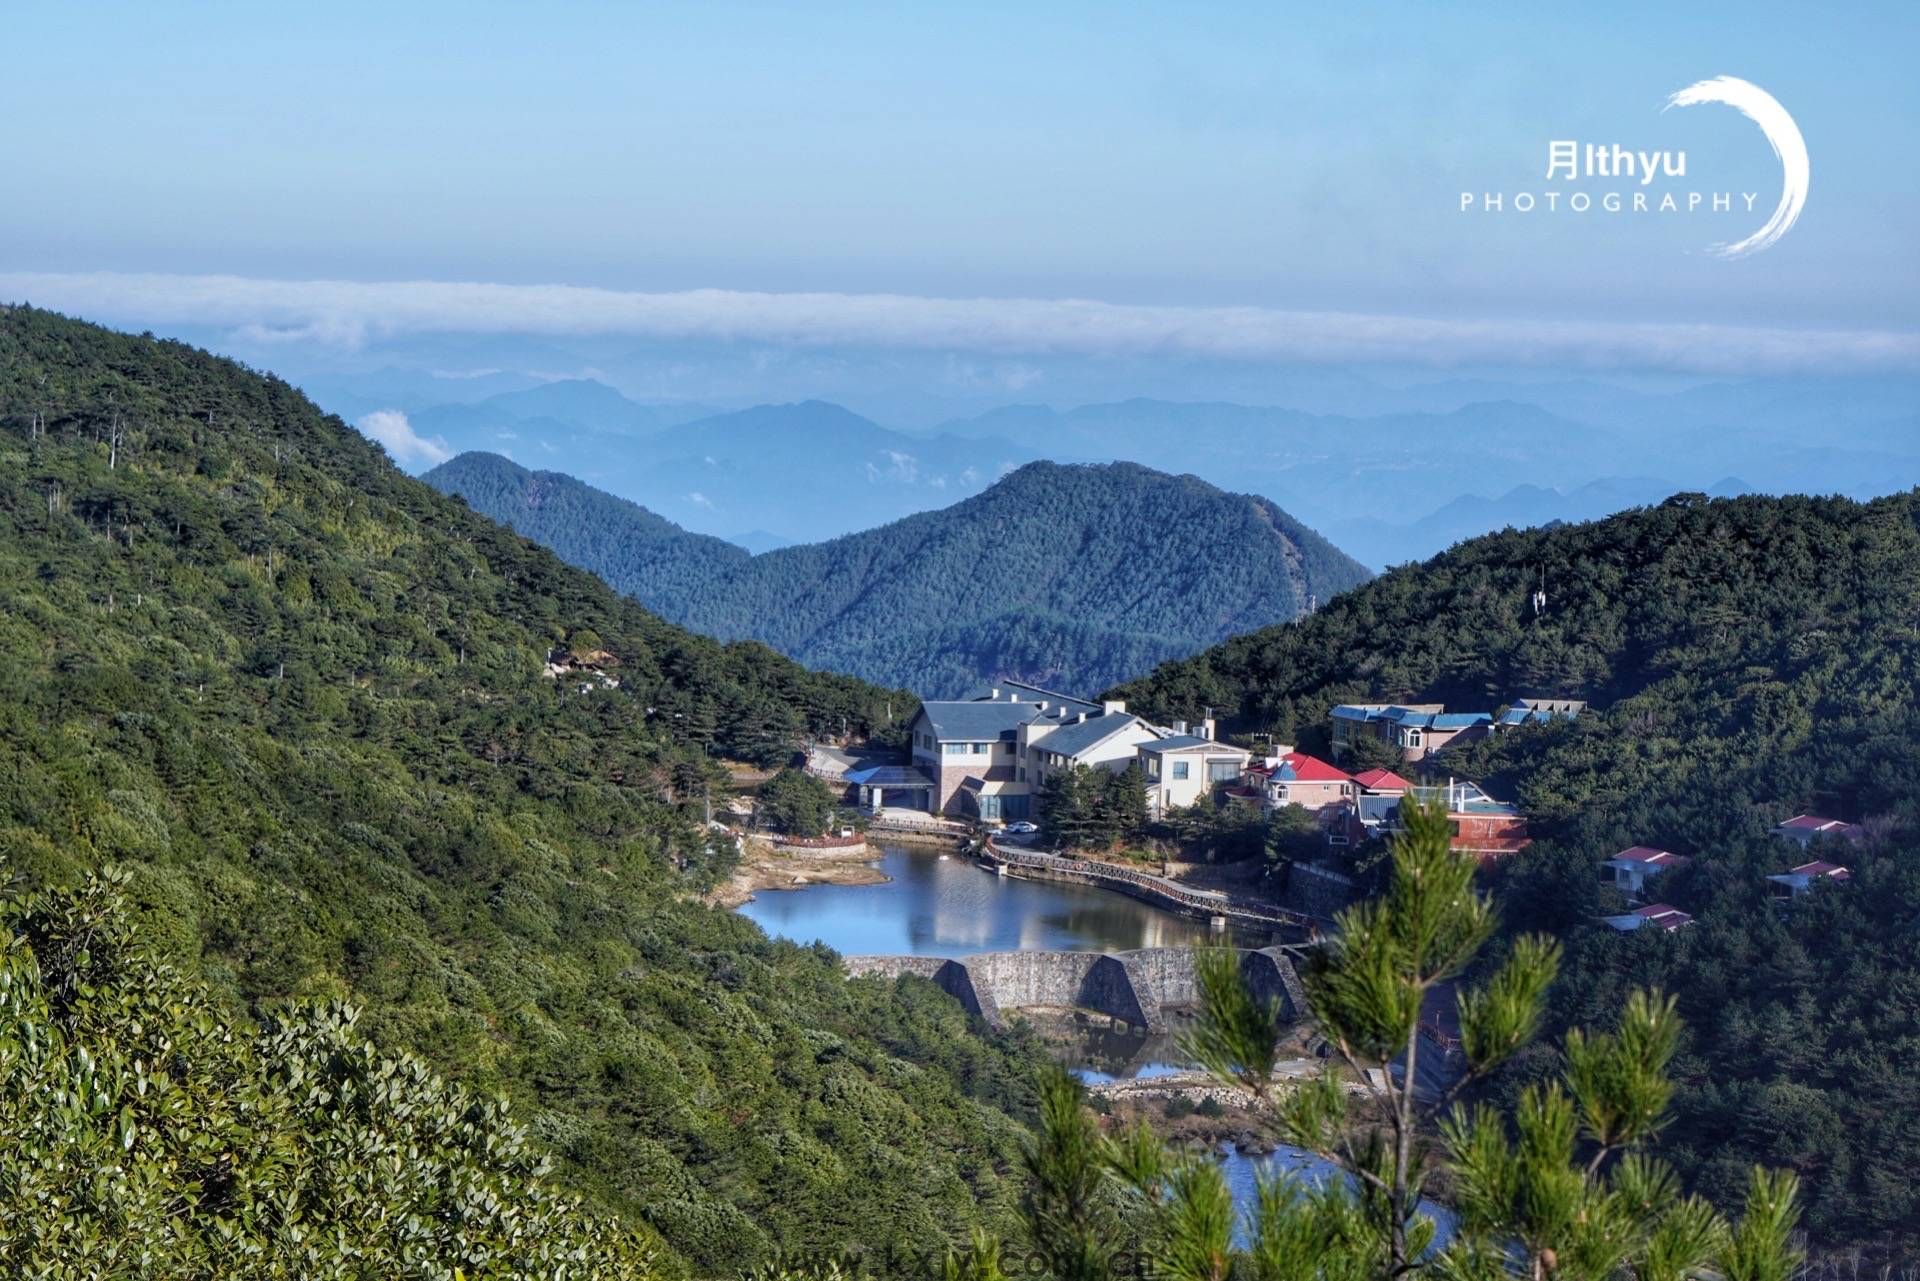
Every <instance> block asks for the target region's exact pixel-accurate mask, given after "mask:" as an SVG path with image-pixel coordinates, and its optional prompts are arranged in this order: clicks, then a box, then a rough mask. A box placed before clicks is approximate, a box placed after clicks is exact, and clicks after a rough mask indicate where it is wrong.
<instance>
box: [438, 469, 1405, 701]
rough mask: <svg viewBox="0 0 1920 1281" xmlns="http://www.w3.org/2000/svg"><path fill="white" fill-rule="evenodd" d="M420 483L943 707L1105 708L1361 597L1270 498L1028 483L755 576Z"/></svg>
mask: <svg viewBox="0 0 1920 1281" xmlns="http://www.w3.org/2000/svg"><path fill="white" fill-rule="evenodd" d="M425 479H426V480H427V481H428V482H429V483H430V484H433V485H436V486H438V487H439V488H441V489H444V490H447V491H449V492H453V493H459V494H461V495H462V496H464V497H466V498H467V500H468V501H469V502H471V503H472V504H473V505H474V506H475V507H476V508H477V509H479V510H481V511H483V512H485V513H487V514H488V515H490V516H493V517H495V518H496V519H498V520H501V521H503V522H505V523H507V524H510V525H512V526H513V527H514V528H516V529H518V530H520V531H521V532H522V533H525V534H527V535H528V536H529V537H531V538H534V539H537V540H539V541H540V542H543V543H545V544H547V545H548V546H550V547H552V548H553V549H554V550H555V551H556V552H558V553H559V554H560V555H561V556H563V557H565V558H566V559H568V560H570V561H572V562H573V563H575V564H578V565H581V566H584V567H586V568H588V569H591V570H593V571H594V572H596V573H598V574H600V575H601V576H602V577H604V578H605V579H606V580H607V581H608V582H610V583H612V584H613V585H614V586H616V587H619V588H621V589H622V590H624V591H627V592H630V593H632V594H633V595H634V596H635V597H637V598H638V599H639V600H641V601H642V602H644V603H645V604H646V605H648V606H649V607H650V608H653V609H656V610H658V611H659V612H660V613H662V614H663V615H665V616H666V617H668V618H670V619H673V620H674V621H676V622H679V623H683V624H684V625H686V626H688V627H691V628H693V629H694V630H696V631H701V632H706V633H709V634H711V635H715V636H720V637H725V638H753V639H757V640H763V641H765V642H767V643H768V644H770V645H772V646H774V647H775V648H777V649H779V650H781V651H782V652H784V653H787V654H790V655H792V656H794V657H796V658H799V659H801V660H802V661H804V662H806V663H808V664H810V665H812V666H816V667H824V668H830V669H833V670H837V671H845V672H852V673H854V674H856V675H859V676H863V677H866V678H867V679H869V680H876V681H880V682H882V683H884V684H892V685H903V686H908V687H910V688H913V689H915V690H917V691H920V692H922V693H925V694H927V695H929V696H936V697H938V696H953V695H958V694H960V693H963V692H965V691H966V690H967V689H969V688H971V687H973V686H977V685H979V684H980V683H982V682H983V681H989V680H992V679H993V678H995V677H998V676H1012V677H1022V678H1025V679H1028V680H1033V681H1037V682H1042V683H1053V684H1057V685H1060V686H1062V687H1065V688H1073V689H1094V688H1098V687H1100V686H1102V685H1107V684H1111V683H1113V682H1114V681H1117V680H1121V679H1124V678H1126V677H1128V676H1131V675H1136V674H1138V673H1141V672H1144V671H1146V670H1148V669H1149V668H1151V667H1152V666H1153V664H1154V663H1156V662H1159V661H1160V660H1162V659H1165V658H1168V657H1172V656H1176V655H1183V654H1188V653H1191V652H1193V651H1194V650H1195V649H1198V648H1200V647H1201V646H1204V645H1207V644H1209V643H1211V642H1213V641H1216V640H1219V639H1220V638H1222V637H1224V636H1228V635H1231V634H1233V633H1234V632H1237V631H1243V630H1246V629H1248V628H1254V627H1260V626H1264V625H1266V624H1268V623H1271V622H1275V621H1277V620H1282V619H1288V618H1293V617H1295V616H1296V615H1297V614H1299V613H1301V612H1302V611H1303V610H1305V609H1306V608H1307V607H1308V605H1309V604H1310V603H1313V602H1316V601H1325V600H1327V599H1328V598H1330V597H1331V596H1333V595H1334V594H1335V593H1337V592H1340V591H1343V590H1345V589H1346V588H1348V587H1351V586H1353V585H1354V584H1356V583H1359V582H1362V581H1364V580H1365V578H1366V576H1367V575H1366V571H1365V570H1364V569H1363V568H1361V567H1360V566H1359V565H1358V564H1357V563H1355V562H1354V561H1352V560H1350V559H1349V558H1348V557H1346V556H1345V555H1343V554H1341V553H1340V552H1339V551H1338V550H1337V549H1335V548H1334V547H1333V546H1332V545H1330V544H1329V543H1327V542H1326V540H1324V539H1322V538H1320V537H1319V536H1318V535H1317V534H1315V533H1313V531H1311V530H1309V529H1306V528H1305V527H1304V526H1302V525H1300V524H1299V523H1298V522H1297V521H1295V520H1293V519H1292V518H1291V517H1289V516H1288V515H1287V514H1286V513H1285V512H1283V511H1281V510H1280V509H1279V508H1277V507H1275V506H1274V505H1273V504H1272V503H1270V502H1268V501H1266V500H1265V499H1262V498H1257V497H1251V496H1248V495H1243V494H1228V493H1224V492H1222V491H1220V490H1218V489H1215V488H1214V487H1213V486H1211V485H1208V484H1206V483H1204V482H1202V481H1199V480H1196V479H1194V478H1193V477H1191V476H1168V475H1165V474H1163V473H1160V472H1155V471H1152V470H1149V469H1148V468H1145V467H1140V466H1136V465H1134V464H1131V463H1113V464H1106V465H1098V466H1085V465H1062V464H1056V463H1031V464H1028V465H1027V466H1025V467H1022V468H1019V469H1018V470H1016V471H1014V472H1012V473H1010V474H1009V475H1007V476H1006V477H1004V478H1002V479H1001V480H1000V481H998V482H997V483H996V484H994V485H993V486H992V487H991V488H989V489H988V490H987V491H986V492H984V493H982V494H979V495H977V496H975V497H973V498H969V499H967V500H966V501H964V502H961V503H958V504H956V505H955V506H952V507H948V508H945V509H942V510H940V511H935V512H924V513H921V514H919V515H915V516H909V517H907V518H905V519H903V520H898V521H895V522H893V523H892V524H889V525H883V526H881V527H879V528H877V529H871V530H867V531H865V532H863V533H859V534H851V535H848V536H847V537H845V538H838V539H834V540H833V541H831V542H826V543H818V544H813V545H809V546H801V547H787V548H782V549H780V550H778V551H773V552H767V553H765V554H763V555H760V556H754V557H748V556H746V555H744V554H739V553H737V549H732V548H731V547H730V546H729V545H728V544H724V543H719V542H718V540H715V539H708V538H701V537H699V536H697V535H692V534H688V533H686V532H685V531H683V530H680V529H679V528H678V527H677V526H673V525H671V524H669V523H667V522H664V521H662V520H661V519H660V518H659V517H657V516H655V515H653V514H652V513H651V512H648V511H647V510H645V509H644V508H640V507H636V506H634V505H633V504H631V503H627V502H624V501H623V500H621V499H618V498H615V497H613V496H612V495H610V494H605V493H601V492H600V491H598V490H595V489H592V488H591V487H590V486H587V485H584V484H582V483H581V482H579V481H574V480H570V479H568V478H566V477H563V476H557V475H554V474H552V473H548V472H537V473H536V472H528V471H526V470H525V469H523V468H520V467H518V466H516V465H515V464H513V463H511V462H509V461H507V460H506V459H503V458H495V457H491V456H485V455H466V456H463V457H460V458H456V459H454V460H453V461H452V462H449V463H446V464H444V465H443V466H441V467H439V468H437V469H435V470H434V471H433V472H430V473H428V475H427V476H426V477H425Z"/></svg>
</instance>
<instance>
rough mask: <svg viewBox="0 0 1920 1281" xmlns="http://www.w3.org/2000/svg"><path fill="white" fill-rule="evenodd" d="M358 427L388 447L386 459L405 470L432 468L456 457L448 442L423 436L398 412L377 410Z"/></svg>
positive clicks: (360, 422)
mask: <svg viewBox="0 0 1920 1281" xmlns="http://www.w3.org/2000/svg"><path fill="white" fill-rule="evenodd" d="M355 425H356V426H357V427H359V428H360V430H361V431H362V432H365V433H366V434H367V435H368V436H371V437H372V438H373V439H375V440H377V441H379V442H380V443H381V444H382V445H384V446H386V450H387V456H388V457H389V458H391V459H393V461H394V462H396V463H398V464H400V466H402V467H408V468H413V467H431V466H433V465H434V464H436V463H444V462H446V461H447V459H449V458H451V457H453V450H451V449H449V448H447V442H446V441H444V440H442V439H441V438H440V437H438V436H422V435H420V434H419V433H418V432H416V431H414V429H413V424H412V423H410V422H408V421H407V416H406V415H405V414H403V413H401V412H400V411H399V410H397V409H376V410H374V411H373V412H372V413H370V414H368V415H367V416H366V417H364V418H362V419H361V420H360V421H359V422H358V423H357V424H355Z"/></svg>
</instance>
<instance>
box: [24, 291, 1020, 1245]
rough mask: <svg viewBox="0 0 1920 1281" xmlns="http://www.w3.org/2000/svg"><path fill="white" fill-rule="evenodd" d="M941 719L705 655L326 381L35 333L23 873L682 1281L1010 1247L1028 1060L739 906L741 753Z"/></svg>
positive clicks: (761, 753) (92, 337)
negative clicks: (322, 1019)
mask: <svg viewBox="0 0 1920 1281" xmlns="http://www.w3.org/2000/svg"><path fill="white" fill-rule="evenodd" d="M742 554H744V553H742ZM555 660H557V664H556V663H555ZM550 664H551V665H550ZM562 676H564V677H565V679H561V677H562ZM908 703H909V700H908V699H907V697H906V696H905V695H903V694H902V693H900V692H899V691H888V690H883V689H879V688H877V687H874V686H871V685H867V684H864V683H861V682H858V681H855V680H852V679H850V678H846V677H836V676H831V675H823V674H819V673H814V672H809V671H807V670H805V669H804V668H802V667H800V666H799V665H797V664H795V663H793V662H791V661H790V660H788V659H785V658H783V657H781V656H779V655H777V654H775V653H774V652H773V651H772V650H770V649H768V648H767V647H766V646H764V645H758V644H752V643H745V644H736V645H722V644H720V643H718V642H715V641H712V640H710V639H707V638H703V637H700V636H696V635H694V634H692V633H689V632H687V631H685V630H684V629H681V628H678V627H675V626H672V625H670V624H668V623H666V622H663V621H662V620H661V619H659V618H658V617H657V616H655V615H652V614H650V613H648V612H647V611H646V610H644V609H642V608H641V607H640V606H639V605H638V604H636V603H635V602H633V601H631V600H630V599H627V598H625V597H622V596H620V595H619V594H618V593H616V592H614V591H612V590H611V589H610V588H608V587H607V586H606V585H605V584H604V583H602V582H600V581H599V580H598V579H595V578H593V577H592V576H591V575H589V574H587V573H585V572H583V571H581V570H578V569H575V568H573V567H571V566H568V565H566V564H564V563H562V562H561V561H560V560H559V559H558V558H556V557H555V556H553V555H552V554H551V553H549V552H547V551H546V550H544V549H543V548H540V547H538V546H536V545H534V544H532V543H530V542H529V541H528V540H526V539H524V538H521V537H519V536H517V535H515V534H513V533H512V532H511V531H509V530H507V529H505V528H504V527H502V526H500V525H498V524H496V523H494V522H492V521H489V520H487V519H485V518H484V517H482V516H480V515H479V514H477V513H476V512H474V511H472V510H471V509H470V508H468V507H466V506H465V505H464V504H462V503H460V502H458V501H456V500H454V499H451V498H448V497H446V496H444V495H442V494H440V493H438V492H437V491H435V490H433V489H431V488H430V487H428V486H426V485H423V484H421V483H419V482H418V481H416V480H413V479H410V478H408V477H406V476H404V475H402V474H401V473H400V471H399V470H398V469H397V468H396V467H395V466H394V465H393V464H392V462H391V461H390V460H389V459H388V458H387V457H386V456H385V454H384V453H383V451H382V450H381V448H380V447H379V446H378V445H377V444H375V443H374V442H372V441H370V440H368V439H367V438H365V437H363V436H361V435H360V434H358V433H357V432H355V431H354V430H353V429H351V428H350V427H348V426H347V425H346V424H345V423H343V422H342V421H341V420H340V419H338V418H336V417H332V416H330V415H325V414H322V413H321V412H320V411H319V410H317V409H316V408H315V407H314V406H313V405H312V404H311V403H310V402H309V401H307V400H306V399H305V398H304V397H303V396H301V395H300V394H299V393H298V392H296V391H295V390H294V389H293V388H292V387H291V386H289V385H288V384H286V383H285V382H282V381H280V380H278V379H275V378H272V377H269V376H265V375H261V374H258V373H254V372H252V371H249V370H246V369H244V368H242V367H240V366H239V365H237V364H235V363H233V362H230V361H225V360H221V359H218V358H216V357H213V356H210V355H208V354H207V353H205V352H203V351H198V350H196V349H194V348H191V347H188V346H186V345H185V344H182V343H177V342H163V341H158V340H155V339H152V338H150V337H134V336H130V335H125V334H120V333H115V332H113V331H110V330H107V329H103V328H99V327H96V326H92V325H87V324H84V323H82V322H78V321H73V320H68V319H66V318H63V317H59V316H55V315H52V314H50V313H47V312H43V311H37V310H32V309H28V308H24V307H16V308H8V309H5V310H0V860H3V861H4V866H5V870H6V874H7V875H8V877H9V878H11V879H12V880H14V881H15V882H16V883H17V884H21V885H24V886H25V887H27V888H29V889H32V888H35V887H41V886H47V887H60V886H66V885H72V884H76V883H79V882H82V881H84V880H85V878H86V877H87V875H88V874H89V873H90V872H93V871H95V870H98V869H102V868H105V867H109V866H111V867H115V868H118V869H120V871H121V872H123V873H124V874H125V875H126V877H127V892H126V897H127V899H128V901H129V903H130V908H131V913H132V922H131V924H132V928H133V929H134V931H135V932H136V933H137V935H138V936H139V937H140V938H141V939H142V940H143V941H144V942H145V943H148V944H150V945H152V946H153V947H154V948H156V949H157V950H158V951H159V952H160V953H161V955H162V956H163V957H164V959H165V960H166V961H167V962H168V963H170V964H172V965H175V966H177V967H179V968H180V969H181V970H183V971H184V972H187V973H196V974H198V975H199V976H201V977H202V978H204V979H205V980H206V982H207V983H208V984H209V985H210V986H211V989H212V992H213V994H214V999H216V1000H218V1001H219V1002H221V1004H222V1009H223V1011H225V1012H226V1013H228V1014H229V1015H230V1016H231V1017H232V1018H233V1019H234V1020H235V1021H240V1020H244V1018H245V1017H246V1016H247V1015H248V1014H250V1013H271V1012H273V1011H275V1010H278V1009H280V1008H281V1007H282V1006H283V1005H284V1004H285V1003H286V1002H288V1001H297V1000H304V999H313V998H317V999H321V1000H334V1001H346V1002H351V1003H352V1004H354V1005H355V1006H358V1007H360V1008H361V1009H362V1010H363V1011H364V1012H363V1014H362V1016H361V1019H360V1022H359V1025H358V1026H359V1029H360V1031H361V1032H362V1033H364V1034H365V1035H366V1036H368V1037H370V1038H371V1039H372V1041H373V1042H374V1044H376V1045H378V1046H380V1047H382V1049H393V1050H410V1051H412V1052H414V1053H416V1054H418V1055H420V1056H421V1057H422V1058H424V1059H425V1060H427V1061H428V1062H429V1063H430V1064H431V1065H432V1067H433V1069H434V1070H435V1071H436V1072H438V1073H440V1074H441V1075H442V1076H444V1077H445V1078H446V1079H448V1080H450V1081H454V1082H458V1083H459V1084H460V1085H461V1086H462V1087H463V1088H464V1089H466V1090H467V1091H468V1092H469V1093H470V1094H472V1095H474V1096H477V1097H490V1096H497V1095H505V1096H506V1097H507V1098H509V1099H510V1100H511V1102H512V1109H513V1112H514V1115H515V1117H516V1119H518V1120H519V1121H520V1122H522V1123H524V1124H525V1125H526V1126H527V1128H528V1129H530V1130H531V1131H532V1133H533V1135H534V1137H535V1139H536V1140H537V1141H538V1143H539V1144H540V1145H541V1147H542V1149H543V1150H545V1151H548V1152H551V1153H552V1154H553V1155H554V1156H555V1157H557V1159H558V1161H559V1164H560V1175H561V1177H562V1178H563V1179H564V1185H565V1186H570V1187H572V1188H574V1189H576V1190H581V1191H585V1192H587V1193H589V1194H591V1195H592V1196H593V1197H594V1198H596V1199H598V1200H599V1201H601V1202H603V1203H604V1204H605V1205H607V1206H609V1207H612V1208H613V1209H615V1210H617V1211H619V1212H620V1213H621V1214H622V1215H623V1216H625V1217H626V1218H628V1219H629V1220H630V1221H631V1222H632V1223H634V1224H636V1225H646V1226H647V1227H648V1229H649V1230H650V1231H651V1232H652V1233H655V1234H657V1235H658V1237H659V1238H660V1239H661V1240H662V1241H664V1243H665V1246H666V1249H665V1250H664V1251H663V1254H664V1256H665V1257H664V1259H663V1267H665V1270H666V1272H667V1274H668V1275H669V1276H680V1277H685V1276H691V1275H700V1276H712V1275H722V1274H728V1275H731V1274H733V1273H735V1272H737V1271H739V1270H741V1269H745V1268H749V1267H751V1266H754V1265H755V1264H757V1263H763V1262H767V1261H769V1260H771V1259H772V1258H773V1257H775V1256H776V1255H777V1254H780V1253H783V1252H796V1251H820V1252H823V1253H829V1252H832V1253H837V1252H839V1251H843V1250H848V1249H863V1250H871V1251H874V1252H876V1253H877V1254H885V1253H886V1252H888V1251H901V1252H905V1251H910V1250H911V1251H922V1250H926V1249H928V1248H930V1243H932V1247H933V1248H937V1247H938V1246H939V1245H941V1244H946V1243H951V1244H961V1243H963V1241H964V1231H965V1227H964V1225H965V1224H967V1223H968V1222H971V1221H981V1222H988V1223H995V1222H997V1223H1008V1222H1010V1221H1011V1205H1012V1199H1013V1195H1014V1194H1013V1191H1012V1189H1011V1187H1010V1185H1009V1183H1008V1181H1007V1179H1006V1172H1008V1171H1011V1170H1013V1169H1015V1168H1016V1167H1017V1165H1018V1151H1019V1138H1020V1135H1021V1133H1022V1131H1021V1127H1020V1125H1019V1123H1018V1122H1017V1121H1016V1120H1015V1119H1014V1117H1015V1114H1024V1112H1023V1109H1024V1108H1025V1107H1026V1106H1027V1103H1026V1100H1027V1099H1028V1097H1029V1096H1028V1094H1027V1091H1028V1089H1029V1086H1028V1084H1027V1082H1028V1081H1029V1079H1030V1073H1031V1071H1032V1070H1033V1068H1034V1067H1035V1066H1036V1064H1035V1062H1034V1061H1033V1060H1032V1059H1031V1058H1030V1057H1029V1055H1028V1053H1027V1051H1025V1050H1023V1049H1022V1048H1021V1047H1019V1046H1018V1045H1015V1044H1013V1043H1011V1042H1003V1041H999V1040H995V1039H987V1038H980V1037H975V1036H972V1035H969V1033H968V1030H967V1021H966V1017H965V1015H964V1013H963V1012H962V1011H960V1010H959V1009H958V1008H957V1007H955V1006H953V1004H952V1003H951V1002H950V1001H949V1000H947V998H945V997H944V996H942V995H940V994H939V993H937V992H934V991H933V990H932V989H930V988H928V989H925V990H924V991H923V990H921V989H920V988H917V987H912V986H911V985H910V986H909V987H906V988H895V987H893V986H889V985H880V984H874V983H864V984H862V983H854V982H850V981H848V980H847V979H846V978H845V976H844V975H843V974H842V973H841V971H840V968H839V965H838V962H837V959H836V958H834V957H833V956H831V955H830V954H828V953H827V952H825V951H824V949H816V948H805V947H798V946H794V945H792V944H787V943H780V942H775V941H772V940H769V939H768V938H767V937H766V936H765V935H763V934H762V933H761V932H760V931H759V930H758V928H756V927H755V926H753V925H752V924H751V923H750V922H747V921H746V920H744V919H743V918H741V917H739V916H737V915H734V914H732V913H728V912H724V911H720V910H717V909H714V908H710V907H707V906H704V905H703V904H701V903H700V902H699V901H697V896H698V895H700V894H701V893H703V892H704V891H705V890H706V889H707V888H708V887H710V886H711V885H713V884H715V883H716V882H717V880H718V879H719V878H721V877H723V876H724V875H725V874H726V872H727V870H728V868H729V867H730V865H731V862H732V860H733V859H734V858H735V857H736V852H735V848H734V843H733V841H732V839H731V838H724V839H723V838H717V837H716V836H715V835H714V834H713V832H712V829H711V827H710V826H709V822H708V819H709V807H710V806H723V805H724V804H725V801H726V798H727V795H728V790H729V785H728V774H727V771H726V770H725V768H724V767H723V766H722V764H721V763H720V762H721V760H722V759H726V760H735V761H743V762H754V763H758V764H761V765H777V764H780V763H782V762H784V761H785V760H787V759H789V758H790V757H791V755H792V753H793V752H794V751H795V750H796V749H797V748H798V747H799V746H800V745H801V744H803V743H804V742H806V741H809V740H812V739H815V738H820V737H827V736H835V735H840V734H844V733H852V734H860V735H864V734H885V733H888V732H889V731H891V732H894V733H897V732H898V729H899V726H898V724H897V718H898V717H901V716H904V715H905V714H906V713H907V708H908ZM916 1257H917V1256H916Z"/></svg>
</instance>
